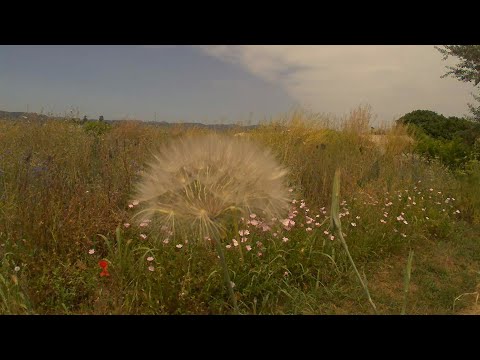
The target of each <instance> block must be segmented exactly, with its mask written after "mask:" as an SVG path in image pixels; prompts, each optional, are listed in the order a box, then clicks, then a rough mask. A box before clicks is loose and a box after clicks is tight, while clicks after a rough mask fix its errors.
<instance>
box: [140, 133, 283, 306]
mask: <svg viewBox="0 0 480 360" xmlns="http://www.w3.org/2000/svg"><path fill="white" fill-rule="evenodd" d="M286 174H287V171H286V169H285V168H284V167H282V166H281V165H279V164H278V162H277V161H276V159H275V157H274V156H273V154H272V153H271V152H270V151H269V150H267V149H264V148H261V147H259V146H258V145H257V144H255V143H253V142H252V141H251V140H249V139H244V138H238V137H229V136H226V135H219V134H209V135H203V136H198V137H184V138H182V139H179V140H175V141H171V142H169V143H167V144H166V145H164V146H163V148H161V149H160V152H159V154H157V155H155V156H154V160H153V161H152V162H151V163H150V164H149V167H148V169H147V170H146V171H145V172H144V173H143V175H142V179H141V180H140V182H139V183H138V186H137V192H136V199H137V200H138V201H140V203H141V205H142V209H141V210H140V211H139V212H138V213H136V214H135V217H136V218H138V219H140V221H145V220H147V221H150V222H151V228H152V229H153V230H154V231H157V232H160V231H164V230H167V231H168V232H169V233H170V234H171V235H172V236H174V238H176V237H178V238H182V239H183V238H186V237H188V239H189V240H191V241H192V242H203V243H205V244H207V243H208V242H207V240H208V239H211V240H213V241H214V242H215V243H216V250H217V253H218V256H219V258H220V262H221V264H222V267H223V270H224V277H225V282H226V286H227V289H228V291H229V293H230V297H231V298H232V302H233V305H234V308H235V312H236V313H238V307H237V305H236V300H235V296H234V294H233V289H232V283H231V281H230V276H229V272H228V268H227V266H226V262H225V258H224V255H223V250H222V248H223V246H222V240H224V239H225V238H226V236H227V234H228V232H229V229H231V228H232V227H234V226H235V224H236V222H237V221H238V219H239V218H240V217H247V216H248V214H250V213H252V212H256V213H258V214H262V215H263V217H264V218H267V219H270V218H274V217H280V216H281V215H282V214H283V212H285V211H287V210H288V204H289V200H288V199H289V198H288V190H287V188H286V185H285V183H284V182H285V181H284V180H285V176H286ZM235 228H236V226H235Z"/></svg>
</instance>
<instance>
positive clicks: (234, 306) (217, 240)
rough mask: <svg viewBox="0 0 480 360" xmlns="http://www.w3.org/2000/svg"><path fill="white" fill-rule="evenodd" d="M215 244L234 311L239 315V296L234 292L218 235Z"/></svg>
mask: <svg viewBox="0 0 480 360" xmlns="http://www.w3.org/2000/svg"><path fill="white" fill-rule="evenodd" d="M215 244H216V245H217V253H218V256H219V257H220V263H221V264H222V268H223V275H224V276H223V277H224V279H225V284H226V285H227V289H228V293H229V295H230V298H231V299H232V303H233V308H234V313H235V315H239V314H240V313H239V311H238V305H237V298H236V297H235V294H234V293H233V287H232V282H231V281H230V274H229V272H228V267H227V263H226V261H225V256H224V255H223V249H222V243H221V242H220V240H219V239H218V238H217V237H216V236H215Z"/></svg>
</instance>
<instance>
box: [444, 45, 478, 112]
mask: <svg viewBox="0 0 480 360" xmlns="http://www.w3.org/2000/svg"><path fill="white" fill-rule="evenodd" d="M435 48H436V49H437V50H438V51H440V53H441V54H442V55H443V60H446V59H448V58H449V57H450V56H452V57H456V58H458V60H459V63H458V64H457V65H456V66H447V69H448V70H449V71H448V72H447V73H446V74H444V75H443V76H442V77H447V76H450V75H451V76H453V77H455V78H457V79H458V80H460V81H463V82H472V83H473V84H474V86H477V85H478V84H479V83H480V45H445V46H443V48H440V47H435ZM473 97H474V98H475V100H476V101H480V96H478V95H475V94H473ZM468 107H469V109H470V112H471V113H472V114H473V118H474V119H475V120H477V121H480V106H477V107H475V106H474V105H472V104H468Z"/></svg>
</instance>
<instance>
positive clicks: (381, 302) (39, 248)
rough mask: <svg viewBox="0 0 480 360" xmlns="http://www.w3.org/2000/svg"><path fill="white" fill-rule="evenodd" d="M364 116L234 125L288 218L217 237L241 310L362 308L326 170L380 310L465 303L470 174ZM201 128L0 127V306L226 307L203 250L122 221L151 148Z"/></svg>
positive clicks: (470, 303)
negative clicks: (281, 194)
mask: <svg viewBox="0 0 480 360" xmlns="http://www.w3.org/2000/svg"><path fill="white" fill-rule="evenodd" d="M370 119H371V114H370V112H369V110H368V108H359V109H357V110H355V111H352V113H351V114H350V116H349V117H348V118H346V119H345V120H344V121H343V122H342V123H341V124H340V125H338V122H335V121H334V119H331V118H328V117H327V116H320V115H312V114H307V113H304V112H293V113H289V114H287V115H285V117H284V118H282V119H276V120H272V121H270V122H268V123H264V124H262V125H261V126H259V127H258V128H256V129H254V130H249V131H247V132H244V133H242V134H240V135H238V134H237V136H241V137H248V138H251V139H252V141H253V142H255V143H258V144H261V145H262V146H265V147H268V148H270V149H272V151H273V153H274V154H275V157H276V158H277V159H278V161H279V162H280V163H281V164H283V165H284V166H286V167H287V168H288V170H289V175H288V182H289V183H288V184H287V185H288V188H289V189H291V190H292V191H291V192H290V195H291V209H290V212H289V213H286V214H285V219H287V218H289V219H291V220H292V221H294V222H295V225H292V226H288V227H285V226H282V223H281V220H282V219H279V221H278V226H276V227H274V228H271V229H266V228H265V227H263V226H262V222H261V219H258V218H256V217H254V216H253V214H252V216H250V217H249V218H248V219H245V220H244V222H243V223H241V224H239V228H238V229H230V230H231V232H230V233H229V234H228V237H227V239H238V230H239V229H240V230H243V231H244V235H243V236H244V237H245V238H246V240H244V241H243V242H242V241H233V240H227V241H225V242H224V244H223V245H224V246H225V248H224V252H225V257H226V263H227V264H228V268H229V270H230V278H231V281H232V282H233V283H234V288H233V290H234V293H235V297H236V299H237V303H238V308H239V311H240V313H241V314H372V313H373V308H372V306H371V305H370V303H369V302H368V300H367V298H366V296H365V292H364V289H363V288H362V285H361V283H360V281H359V279H358V277H357V276H356V273H355V271H354V269H353V267H352V264H351V262H350V261H349V258H348V256H347V253H346V252H345V250H344V247H342V244H341V243H340V242H339V238H338V236H337V233H335V232H334V229H333V228H332V227H331V219H330V216H331V212H330V207H331V202H332V183H333V178H334V173H335V170H336V169H340V171H341V177H340V200H339V218H340V221H341V223H342V231H343V234H344V238H345V241H346V243H347V244H348V248H349V250H350V254H351V256H352V258H353V260H354V261H355V264H356V266H357V268H358V270H359V273H360V274H361V276H362V279H363V280H364V281H365V282H366V283H367V284H368V289H369V291H370V295H371V298H372V300H373V302H374V303H375V305H376V307H377V310H378V313H379V314H400V313H402V312H405V313H406V314H464V313H465V314H467V313H475V312H476V311H477V308H476V307H475V306H476V301H477V300H478V296H479V293H480V289H479V284H480V281H479V275H480V273H479V271H480V214H479V213H480V209H479V204H480V187H479V186H478V180H479V178H480V177H479V176H477V177H474V176H469V177H465V176H464V177H462V176H460V175H458V174H453V173H451V172H450V171H449V170H447V169H446V168H445V167H444V166H442V165H441V164H439V163H437V162H435V161H428V162H427V161H426V160H423V159H422V158H420V157H419V156H417V155H415V154H414V152H413V149H414V146H415V143H414V142H412V140H411V138H410V137H408V136H407V132H406V129H405V128H403V127H393V128H385V129H383V130H382V133H383V134H384V135H382V137H381V140H379V139H378V136H377V137H372V136H371V129H370ZM332 124H337V125H336V126H335V127H334V126H332ZM240 131H242V130H239V129H232V130H231V131H230V133H231V134H230V135H232V136H233V134H235V133H238V132H240ZM206 132H208V130H205V129H195V128H182V127H181V126H178V127H174V128H168V129H166V128H161V127H155V126H150V125H145V124H142V123H141V122H131V121H125V122H121V123H119V124H118V125H113V126H107V125H102V124H99V123H87V124H86V125H85V124H83V125H82V124H76V123H74V122H71V121H58V120H47V121H45V120H42V121H40V120H39V121H25V120H23V121H11V120H8V121H7V120H0V261H1V264H0V313H2V314H231V313H232V311H233V309H232V306H231V302H230V301H229V296H228V292H227V290H226V288H225V286H224V283H223V273H222V267H221V266H220V264H219V261H218V258H217V253H216V252H215V249H214V247H212V246H210V245H209V244H208V242H207V246H205V244H204V243H205V242H206V241H204V242H195V241H193V240H192V239H190V241H188V242H185V241H183V242H179V241H172V240H170V239H169V237H168V234H162V233H158V232H155V231H152V230H151V229H150V225H149V223H141V224H138V223H137V222H134V221H132V218H131V217H132V215H133V214H134V212H135V211H136V209H137V208H140V207H141V204H139V205H137V204H136V203H134V202H132V196H133V195H132V194H133V191H134V189H135V184H136V183H137V182H138V180H139V177H140V175H141V172H142V171H144V170H145V165H146V164H147V163H148V162H149V161H150V160H151V159H152V158H153V156H154V155H155V154H156V152H157V150H158V148H159V147H160V146H161V145H162V144H163V143H164V142H165V141H167V140H168V139H175V138H177V137H180V136H184V135H187V136H197V135H198V134H200V133H206ZM478 174H480V171H478ZM247 220H248V221H247ZM246 230H248V236H247V235H245V234H246ZM235 244H236V245H235ZM409 254H412V256H413V257H412V258H411V260H412V262H411V268H409V269H410V270H411V271H410V272H409V275H410V276H409V281H406V273H407V268H408V267H407V261H408V258H409ZM100 260H105V261H106V264H107V265H108V268H107V272H108V274H109V276H101V274H103V275H105V273H104V271H105V270H102V268H101V267H100V266H99V261H100ZM406 285H408V286H406Z"/></svg>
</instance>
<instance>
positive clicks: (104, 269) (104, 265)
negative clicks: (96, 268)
mask: <svg viewBox="0 0 480 360" xmlns="http://www.w3.org/2000/svg"><path fill="white" fill-rule="evenodd" d="M98 265H100V267H101V268H102V272H101V273H100V276H110V273H109V272H108V270H107V267H108V263H107V262H106V261H105V260H100V261H99V262H98Z"/></svg>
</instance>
